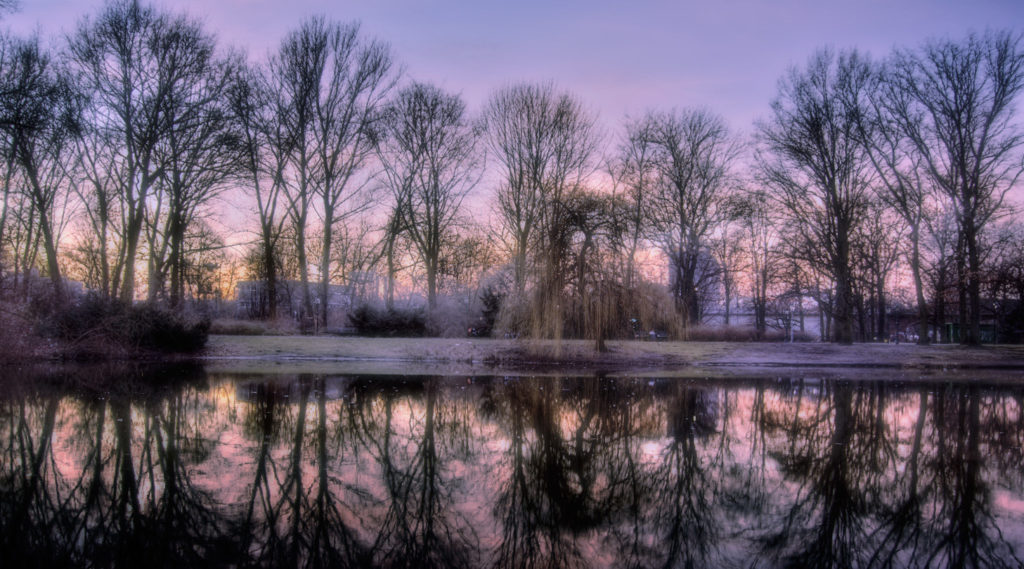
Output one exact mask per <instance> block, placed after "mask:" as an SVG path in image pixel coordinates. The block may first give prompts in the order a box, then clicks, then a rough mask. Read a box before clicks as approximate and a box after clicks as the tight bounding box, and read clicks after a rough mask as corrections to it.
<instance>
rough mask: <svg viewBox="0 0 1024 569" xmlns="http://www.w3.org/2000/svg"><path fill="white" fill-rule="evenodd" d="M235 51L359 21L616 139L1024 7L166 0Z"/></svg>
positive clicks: (812, 0)
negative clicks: (580, 115) (561, 99)
mask: <svg viewBox="0 0 1024 569" xmlns="http://www.w3.org/2000/svg"><path fill="white" fill-rule="evenodd" d="M20 3H21V7H20V9H19V11H18V12H16V13H14V14H8V15H6V16H5V17H4V19H3V22H2V24H0V25H3V26H5V27H6V26H9V27H10V28H11V29H13V30H14V31H15V32H17V33H25V32H27V31H31V30H32V29H34V28H36V27H38V29H40V30H41V31H42V33H43V34H44V35H46V36H52V35H55V34H57V33H59V32H61V31H62V30H70V29H72V28H73V27H74V25H75V22H76V21H77V20H78V19H80V18H81V17H82V16H83V15H85V14H90V13H95V12H96V11H97V10H98V9H99V7H100V6H102V4H103V2H102V0H20ZM157 4H158V5H161V6H164V7H166V8H168V9H171V10H176V11H186V12H188V13H190V14H192V15H194V16H196V17H199V18H201V19H202V20H203V21H205V23H206V24H207V25H208V27H209V29H211V30H214V31H216V32H217V33H218V35H219V37H220V38H221V42H222V44H224V45H233V46H237V47H244V48H246V49H247V50H248V51H249V53H250V57H251V58H252V59H259V58H262V57H263V56H264V55H265V54H266V53H267V51H268V50H270V49H273V48H274V47H276V45H277V44H278V42H279V41H280V39H281V37H282V36H283V35H284V34H285V33H286V32H287V31H288V30H289V29H292V28H294V27H295V26H297V25H298V23H299V22H300V21H301V20H302V19H303V18H304V17H305V16H308V15H311V14H317V13H322V14H326V15H328V16H329V17H331V18H335V19H338V20H341V21H351V20H359V21H361V22H362V23H363V30H364V32H366V33H367V34H369V35H373V36H375V37H378V38H380V39H383V40H386V41H388V42H390V43H391V44H392V46H393V47H394V49H395V54H396V56H397V58H398V60H399V61H400V62H401V63H402V64H403V66H404V67H405V69H406V71H407V73H408V76H410V77H412V78H415V79H417V80H425V81H432V82H435V83H437V84H439V85H440V86H442V87H443V88H445V89H447V90H450V91H455V92H459V93H461V94H462V95H463V96H464V97H465V98H466V99H467V101H468V102H469V104H470V107H471V108H473V109H477V108H479V106H480V104H481V103H482V102H483V101H484V100H485V99H486V97H487V96H488V94H489V93H490V92H491V91H492V90H493V89H495V88H497V87H500V86H502V85H504V84H506V83H509V82H516V81H521V80H529V81H543V80H554V81H556V82H557V83H558V85H559V86H561V87H563V88H566V89H569V90H571V91H573V92H575V93H576V94H577V95H578V96H580V97H581V98H582V99H583V100H584V101H585V102H586V104H587V105H589V106H590V107H591V108H593V109H594V110H596V111H597V112H598V113H599V114H600V116H601V121H602V122H603V123H604V124H605V125H606V127H607V128H609V129H616V128H617V127H618V125H619V124H621V120H622V118H623V117H624V116H625V115H627V114H632V115H639V114H641V113H642V112H643V111H644V110H645V109H647V108H652V107H655V108H672V107H686V106H706V107H709V108H710V109H711V110H713V111H715V112H718V113H720V114H722V115H724V116H725V117H726V118H727V120H728V121H729V122H730V124H731V125H732V126H733V127H734V128H736V129H738V130H743V131H749V130H750V128H751V123H752V122H753V120H754V119H755V118H757V117H759V116H764V115H765V114H766V113H767V111H768V105H769V102H770V101H771V99H772V98H773V97H774V95H775V92H776V82H777V81H778V78H779V77H780V76H781V75H782V74H783V73H784V72H785V70H786V69H787V68H788V67H789V66H791V65H794V64H797V65H800V64H803V62H804V61H806V59H807V57H808V56H809V55H810V54H811V53H812V52H813V51H814V50H815V49H816V48H819V47H822V46H826V45H829V46H833V47H837V48H845V47H853V46H856V47H858V48H861V49H864V50H867V51H870V52H871V53H872V54H873V55H875V56H876V57H879V56H882V55H884V54H885V53H887V52H888V51H889V49H890V48H891V47H892V46H913V45H916V44H918V43H920V42H921V41H922V40H924V39H926V38H930V37H937V36H952V37H960V36H962V35H964V34H965V33H967V32H968V31H969V30H975V31H983V30H985V29H986V28H1010V29H1015V30H1022V29H1024V6H1022V5H1021V3H1020V1H1019V0H972V1H970V2H967V1H960V0H955V1H954V0H910V1H902V0H856V1H854V0H843V1H833V0H827V1H823V0H719V1H717V2H688V1H664V2H658V1H650V0H638V1H635V2H629V3H626V2H616V1H614V0H590V1H581V0H572V1H567V2H566V1H562V2H544V1H539V0H518V1H515V2H499V1H495V0H477V1H474V2H469V1H463V2H459V1H454V0H442V1H431V2H427V1H422V0H421V1H415V0H400V1H388V0H348V1H338V0H332V1H325V0H320V1H316V0H288V1H287V2H282V1H280V0H177V1H173V0H167V1H164V2H157Z"/></svg>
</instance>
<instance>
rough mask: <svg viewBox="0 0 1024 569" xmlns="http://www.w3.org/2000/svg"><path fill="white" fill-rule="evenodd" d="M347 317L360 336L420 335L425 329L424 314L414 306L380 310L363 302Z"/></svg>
mask: <svg viewBox="0 0 1024 569" xmlns="http://www.w3.org/2000/svg"><path fill="white" fill-rule="evenodd" d="M348 318H349V321H350V322H351V323H352V326H354V327H355V329H356V330H357V331H358V332H359V334H360V335H362V336H403V337H422V336H423V335H424V334H425V333H426V330H427V319H426V315H425V314H424V313H423V311H422V310H419V309H415V308H409V309H404V310H403V309H391V310H382V309H379V308H376V307H373V306H371V305H369V304H363V305H360V306H358V307H357V308H356V309H355V310H353V311H352V313H351V314H350V315H349V317H348Z"/></svg>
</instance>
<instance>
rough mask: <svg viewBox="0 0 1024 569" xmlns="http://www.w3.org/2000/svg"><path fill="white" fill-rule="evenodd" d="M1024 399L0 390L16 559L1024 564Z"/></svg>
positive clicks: (335, 383)
mask: <svg viewBox="0 0 1024 569" xmlns="http://www.w3.org/2000/svg"><path fill="white" fill-rule="evenodd" d="M1022 403H1024V389H1022V388H1019V387H995V386H991V387H986V386H982V385H978V384H977V383H954V382H948V383H933V384H927V385H925V384H916V385H899V384H896V383H894V382H884V381H876V382H847V381H825V380H813V379H803V380H788V379H787V380H776V379H772V380H747V381H730V382H714V381H703V382H688V381H685V380H649V379H642V380H641V379H628V378H604V377H596V378H595V377H591V378H550V377H544V378H530V377H515V378H501V377H493V378H465V377H380V376H376V377H348V376H325V375H291V376H268V375H253V376H244V375H230V374H220V375H208V374H206V373H205V372H204V371H203V370H202V369H201V368H190V367H182V368H175V369H164V370H162V371H161V372H159V373H157V374H154V373H153V372H152V371H151V370H144V369H110V368H96V369H91V370H80V371H78V372H76V373H75V374H69V373H64V372H53V373H48V374H39V375H37V376H33V377H17V378H16V377H11V376H8V378H7V379H5V380H4V381H3V389H2V390H0V565H2V566H5V567H16V566H25V565H28V564H32V565H37V566H38V565H41V566H96V567H136V566H142V565H145V566H154V565H155V566H167V567H181V566H188V567H202V566H225V565H231V566H240V567H278V566H296V567H494V568H506V567H507V568H526V567H701V566H733V567H780V566H791V567H806V566H814V567H1018V566H1020V565H1021V563H1022V561H1021V557H1020V554H1019V553H1017V552H1019V551H1020V550H1021V547H1022V545H1024V533H1022V532H1024V471H1022V469H1021V465H1022V459H1024V457H1022V456H1021V453H1022V448H1024V447H1022V444H1024V417H1022Z"/></svg>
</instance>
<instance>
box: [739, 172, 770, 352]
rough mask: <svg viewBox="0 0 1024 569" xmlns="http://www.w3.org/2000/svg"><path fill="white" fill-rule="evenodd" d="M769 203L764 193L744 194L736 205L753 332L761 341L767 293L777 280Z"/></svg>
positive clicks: (763, 331) (760, 191) (765, 329)
mask: <svg viewBox="0 0 1024 569" xmlns="http://www.w3.org/2000/svg"><path fill="white" fill-rule="evenodd" d="M771 203H772V202H771V201H770V200H769V199H768V196H767V194H766V193H765V192H764V191H763V190H753V191H749V192H747V193H746V194H745V195H744V197H743V199H742V200H741V201H740V202H739V204H738V205H739V207H738V208H737V210H738V211H737V214H738V218H739V220H740V225H741V227H742V231H743V239H744V240H745V241H746V244H745V246H744V247H743V249H744V250H745V252H746V254H747V262H746V266H747V267H748V269H749V271H748V272H749V276H748V281H749V283H750V299H751V305H752V308H753V309H754V330H755V331H756V333H757V336H758V338H759V339H763V338H764V335H765V333H766V332H767V330H768V300H769V291H770V290H771V288H772V286H773V285H774V284H775V282H776V281H777V280H778V278H779V272H780V267H779V265H780V263H779V258H778V250H777V249H778V240H779V231H778V226H777V221H778V220H777V219H776V215H775V212H774V211H772V208H771Z"/></svg>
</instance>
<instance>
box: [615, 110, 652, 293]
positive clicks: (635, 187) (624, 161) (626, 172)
mask: <svg viewBox="0 0 1024 569" xmlns="http://www.w3.org/2000/svg"><path fill="white" fill-rule="evenodd" d="M654 126H655V125H654V123H653V121H651V120H650V119H649V118H647V117H645V118H643V119H640V120H632V121H628V122H627V123H626V131H625V136H624V139H623V141H622V142H621V143H620V144H619V151H618V159H617V161H616V162H615V163H614V164H613V165H612V166H611V168H610V169H611V173H612V178H613V180H614V181H615V182H616V187H618V186H622V188H623V191H624V193H625V195H626V201H625V203H624V205H625V206H626V213H625V220H626V222H627V223H628V228H627V230H626V231H627V233H626V240H627V248H628V253H627V255H628V256H627V263H628V265H627V268H626V288H627V289H630V288H633V286H634V285H635V284H636V283H637V282H638V280H639V279H638V275H637V274H636V273H637V269H636V256H637V251H638V250H639V249H640V244H641V242H642V240H643V239H644V238H645V237H647V233H648V227H647V221H648V219H649V217H650V214H651V212H650V211H649V209H650V204H649V202H650V200H651V196H652V195H653V193H654V190H655V184H656V183H657V177H658V161H657V152H656V148H655V142H654Z"/></svg>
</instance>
